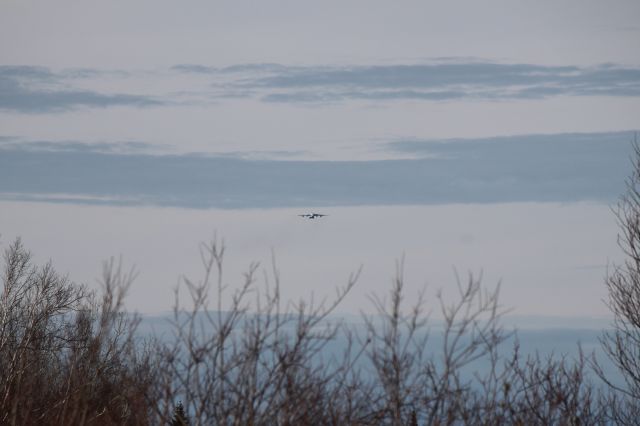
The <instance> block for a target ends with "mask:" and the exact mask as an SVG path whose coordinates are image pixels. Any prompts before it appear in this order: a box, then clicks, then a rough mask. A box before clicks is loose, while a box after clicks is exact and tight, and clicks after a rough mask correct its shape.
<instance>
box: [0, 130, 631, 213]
mask: <svg viewBox="0 0 640 426" xmlns="http://www.w3.org/2000/svg"><path fill="white" fill-rule="evenodd" d="M631 139H632V134H631V132H616V133H596V134H560V135H524V136H515V137H504V138H485V139H459V140H446V141H441V140H440V141H421V140H404V141H393V142H390V143H388V144H386V145H384V148H385V149H391V150H394V151H398V150H399V151H403V152H408V153H413V154H414V155H415V156H416V159H412V160H386V161H340V162H333V161H300V160H296V159H295V158H289V159H287V160H284V161H283V160H273V159H269V158H268V157H267V156H264V153H263V155H256V156H253V157H252V156H248V158H247V157H244V158H243V157H239V156H238V155H237V154H236V153H231V155H226V156H225V155H222V156H211V155H200V154H190V155H150V154H147V153H134V154H123V153H119V152H96V151H93V150H88V149H86V147H85V146H83V145H79V146H75V145H67V146H66V148H67V149H64V150H54V151H51V150H43V149H41V150H34V149H29V148H25V147H22V146H16V145H14V146H13V147H10V148H5V149H3V151H2V155H0V194H4V195H3V196H4V197H5V198H6V197H8V195H7V194H12V195H11V197H12V199H16V198H17V197H18V196H17V195H16V194H22V196H23V197H24V198H25V199H27V198H28V199H34V197H36V198H37V197H40V198H42V197H44V195H43V194H50V198H51V197H53V196H54V195H55V194H65V196H64V197H58V198H61V201H64V202H76V201H74V200H77V199H82V200H83V201H82V202H94V201H95V200H99V202H101V203H108V202H110V201H109V200H125V201H126V203H127V204H136V203H137V204H154V205H166V206H182V207H192V208H210V207H219V208H256V207H257V208H268V207H286V206H307V207H311V206H337V205H343V206H354V205H420V204H450V203H494V202H516V201H536V202H573V201H585V200H589V201H596V202H606V203H610V202H613V201H615V200H616V199H617V197H618V195H619V194H620V192H621V191H623V189H624V179H625V177H626V176H627V174H628V172H629V171H630V162H629V160H628V158H629V155H630V154H631V152H632V148H631V144H630V140H631ZM40 146H44V147H48V145H46V144H42V143H41V144H40ZM54 198H55V197H54ZM43 199H44V198H43ZM92 200H93V201H92ZM105 200H106V201H105ZM46 201H50V200H48V199H47V200H46ZM96 202H97V201H96ZM113 202H114V203H116V202H115V201H113ZM119 202H124V201H119Z"/></svg>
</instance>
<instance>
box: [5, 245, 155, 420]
mask: <svg viewBox="0 0 640 426" xmlns="http://www.w3.org/2000/svg"><path fill="white" fill-rule="evenodd" d="M4 260H5V269H4V274H3V278H2V285H3V288H2V299H1V301H0V319H1V320H0V321H1V322H0V391H1V395H0V397H1V398H2V399H1V400H0V413H1V414H0V416H1V418H0V422H1V423H2V424H10V425H17V424H43V425H44V424H68V425H73V424H89V423H99V424H127V423H128V424H141V423H143V422H144V421H145V418H146V415H145V413H146V407H145V406H144V405H141V404H142V403H143V402H144V394H145V393H144V389H143V388H144V384H145V379H146V377H147V376H148V373H146V372H144V371H138V370H137V369H138V368H139V367H140V366H141V365H143V364H139V363H138V362H137V358H136V357H138V356H139V354H138V352H137V351H136V348H135V346H134V342H133V339H134V331H135V326H136V320H135V319H133V320H132V319H131V317H130V316H128V315H125V314H124V313H123V312H122V311H121V308H122V301H123V298H124V296H125V293H126V289H127V287H128V286H129V284H130V282H131V280H132V279H133V276H132V275H130V274H126V273H124V272H123V271H122V269H121V268H120V266H119V265H116V264H115V263H114V262H113V261H111V262H109V263H107V264H105V267H104V273H103V282H102V284H103V292H102V298H101V299H98V298H97V296H96V295H94V294H92V293H89V292H87V290H86V289H85V288H84V287H82V286H78V285H76V284H74V283H72V282H70V281H69V280H68V279H67V278H66V277H64V276H60V275H59V274H57V273H56V272H55V270H54V269H53V267H52V266H51V264H50V263H47V264H46V265H45V266H43V267H41V268H37V267H35V266H34V265H33V263H32V261H31V255H30V253H29V252H28V251H26V250H25V249H24V247H23V246H22V244H21V242H20V240H16V241H15V242H14V243H13V244H12V245H11V246H10V247H9V248H8V249H7V250H6V252H5V257H4ZM140 373H142V374H140ZM141 379H142V380H141Z"/></svg>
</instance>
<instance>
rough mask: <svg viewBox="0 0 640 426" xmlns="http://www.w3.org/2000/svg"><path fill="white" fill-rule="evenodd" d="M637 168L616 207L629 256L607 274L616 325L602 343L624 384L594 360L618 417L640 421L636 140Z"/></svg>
mask: <svg viewBox="0 0 640 426" xmlns="http://www.w3.org/2000/svg"><path fill="white" fill-rule="evenodd" d="M633 148H634V155H633V158H632V161H633V171H632V173H631V175H630V176H629V177H628V178H627V185H626V186H627V190H626V193H625V194H624V195H623V196H622V197H621V199H620V201H619V202H618V204H617V207H616V209H615V214H616V217H617V220H618V226H619V228H620V234H619V235H618V245H619V246H620V248H621V249H622V250H623V252H624V254H625V256H626V260H625V262H624V263H623V264H622V265H614V266H613V267H612V269H611V270H610V271H609V273H608V275H607V278H606V285H607V289H608V293H609V299H608V303H607V305H608V307H609V309H610V311H611V312H612V313H613V315H614V320H613V327H612V329H611V330H609V331H607V332H605V333H604V334H603V336H602V338H601V343H602V347H603V348H604V351H605V353H606V354H607V355H608V357H609V359H610V360H611V361H612V362H613V363H614V365H615V366H616V367H617V368H618V370H619V371H620V373H622V377H623V380H624V384H623V385H621V384H618V383H614V382H613V381H612V380H611V379H610V378H609V377H607V376H606V374H604V372H603V370H602V368H601V367H600V365H599V364H598V363H597V362H596V363H594V366H595V369H596V372H597V373H598V375H599V376H600V377H601V378H602V379H603V380H604V381H605V382H606V383H607V384H609V386H610V387H611V388H612V389H614V390H615V391H616V392H617V393H618V394H617V395H615V396H614V397H613V398H612V400H611V402H610V405H611V406H613V407H616V409H615V410H614V411H615V412H614V414H613V415H614V419H613V420H614V421H616V422H617V423H619V424H637V423H636V422H637V419H638V418H639V416H638V415H640V145H638V141H637V139H635V140H634V143H633Z"/></svg>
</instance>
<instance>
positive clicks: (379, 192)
mask: <svg viewBox="0 0 640 426" xmlns="http://www.w3.org/2000/svg"><path fill="white" fill-rule="evenodd" d="M639 16H640V3H638V2H637V1H635V0H631V1H622V0H616V1H613V2H602V1H592V0H580V1H577V0H576V1H574V0H570V1H562V2H557V1H536V2H524V1H495V0H490V1H485V2H474V1H450V2H435V1H403V2H398V3H394V4H390V3H389V2H385V1H349V2H344V1H341V2H337V1H326V2H321V3H318V2H307V1H265V2H259V3H256V2H252V3H249V2H241V1H234V2H231V1H228V2H227V1H194V2H190V3H189V4H188V5H184V4H178V3H176V2H172V1H158V0H154V1H145V0H135V1H126V2H125V1H118V0H116V1H110V2H86V1H77V0H60V1H57V2H45V1H29V0H26V1H24V0H23V1H17V0H5V1H3V2H2V3H1V4H0V244H1V245H3V246H6V245H7V244H8V242H9V241H11V240H12V239H14V238H16V237H18V236H21V237H22V238H23V240H24V243H25V245H26V246H27V247H29V248H30V249H31V250H32V251H33V252H34V253H35V255H36V256H37V259H39V260H44V261H46V260H47V259H51V260H52V261H53V262H54V264H55V265H57V266H58V269H60V270H61V271H63V272H68V273H69V274H70V276H71V277H72V278H73V279H75V280H78V281H81V282H86V283H88V284H89V285H90V286H95V285H96V281H95V279H96V277H98V276H99V274H100V265H101V261H103V260H104V259H106V258H108V257H109V256H120V255H122V258H123V260H124V261H125V263H126V264H129V265H136V267H137V268H138V270H139V271H140V275H139V277H138V279H137V281H136V283H135V285H134V287H133V288H132V290H131V294H130V297H129V302H128V303H129V306H130V307H131V308H132V309H135V310H138V311H141V312H161V311H164V310H166V309H168V308H169V307H170V306H171V303H172V300H171V299H172V289H173V288H174V287H175V285H176V283H177V282H178V281H179V279H180V277H181V276H183V275H187V276H195V277H197V276H198V274H199V273H200V272H201V268H200V265H199V263H198V262H199V260H198V244H199V243H200V242H201V241H206V240H207V239H209V238H211V237H212V235H214V233H215V234H216V235H218V236H219V237H220V238H224V240H225V242H226V244H227V245H228V247H229V257H228V263H229V268H228V269H227V273H226V275H225V277H228V279H229V282H230V283H233V282H240V281H241V277H242V271H243V270H245V269H246V267H247V266H248V265H249V264H250V262H251V261H259V262H261V264H262V265H264V268H265V270H266V271H268V270H269V265H270V263H271V258H272V254H273V256H275V258H276V261H277V265H278V269H279V270H280V272H281V276H282V278H283V282H282V285H283V289H285V290H286V292H285V293H284V294H285V295H286V296H285V297H289V298H291V299H294V300H296V299H299V298H305V297H309V296H310V295H311V294H314V295H318V297H323V296H325V295H329V296H331V295H332V294H333V289H334V288H335V286H337V285H341V284H343V283H344V282H346V280H347V278H348V276H349V274H350V273H351V272H354V271H356V270H358V268H360V266H362V268H363V269H362V271H363V272H362V275H361V278H360V282H359V283H358V285H357V286H356V288H355V289H354V291H353V293H352V294H351V295H350V296H349V297H348V298H347V299H346V300H345V303H344V305H343V306H342V309H343V311H344V312H347V313H357V312H358V311H359V310H363V309H364V310H366V309H367V308H366V307H365V306H366V305H367V302H366V300H367V297H368V296H370V295H371V294H372V293H377V294H384V293H385V292H386V291H387V290H388V288H389V285H390V283H391V279H392V277H393V275H394V271H395V262H396V261H397V260H398V259H400V258H402V257H403V256H404V259H405V263H404V264H405V268H406V277H407V280H408V284H407V292H408V297H409V298H410V297H411V295H415V294H416V293H417V292H418V291H419V290H420V289H421V288H422V287H424V286H425V285H426V286H427V289H428V291H429V292H430V293H428V294H431V295H435V294H436V293H437V290H438V289H439V288H442V289H443V291H444V292H445V294H446V293H447V291H450V290H451V289H452V288H454V287H455V273H454V271H458V273H459V274H460V275H461V276H466V274H467V273H468V272H471V273H473V274H476V275H477V274H480V273H482V276H483V280H484V282H485V283H486V284H487V285H488V286H489V287H491V286H495V285H497V283H500V285H501V292H502V300H503V303H504V305H505V306H507V307H510V308H512V310H513V312H514V314H515V315H521V316H540V317H546V318H563V321H570V320H571V318H574V319H575V318H585V317H603V316H606V315H607V310H606V307H605V306H604V303H603V301H602V300H603V298H604V297H605V296H606V291H605V288H604V285H603V278H604V277H605V276H606V273H607V268H608V267H612V265H614V264H615V263H619V262H620V261H622V260H623V257H622V254H621V252H620V250H619V249H618V248H617V245H616V235H617V232H618V229H617V225H616V221H615V217H614V215H613V213H612V211H611V207H612V206H613V205H614V204H615V203H616V200H617V199H618V197H619V196H620V194H621V193H622V192H623V191H624V179H625V177H626V176H627V175H628V173H629V171H630V169H631V163H630V161H629V156H630V155H631V153H632V149H631V141H632V140H633V138H634V133H635V131H636V130H637V129H639V128H640V124H639V123H638V116H637V112H638V111H640V59H639V58H638V55H637V52H638V51H639V48H640V24H638V17H639ZM309 211H317V212H320V213H325V214H328V215H329V216H327V217H324V218H322V219H318V220H313V221H310V220H304V219H302V218H300V217H298V214H302V213H306V212H309ZM267 274H268V272H267ZM578 294H579V295H580V298H576V295H578ZM431 299H433V298H431Z"/></svg>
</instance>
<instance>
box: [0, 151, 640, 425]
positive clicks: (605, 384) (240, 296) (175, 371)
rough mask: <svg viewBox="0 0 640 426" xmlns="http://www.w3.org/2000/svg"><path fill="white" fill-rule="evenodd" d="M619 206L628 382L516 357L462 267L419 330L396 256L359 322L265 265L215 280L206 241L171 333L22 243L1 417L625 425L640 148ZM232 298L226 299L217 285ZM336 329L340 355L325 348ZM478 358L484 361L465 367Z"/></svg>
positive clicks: (639, 324) (420, 318)
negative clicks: (145, 329)
mask: <svg viewBox="0 0 640 426" xmlns="http://www.w3.org/2000/svg"><path fill="white" fill-rule="evenodd" d="M637 158H638V163H637V164H636V168H635V173H634V174H633V175H632V176H631V177H630V179H629V181H628V191H627V193H626V195H625V196H624V197H623V198H622V199H621V201H620V204H619V207H618V210H617V212H618V218H619V220H620V225H621V231H622V233H621V238H620V245H621V247H622V248H623V249H624V250H625V252H626V254H627V259H628V260H627V262H626V263H625V264H624V265H620V266H618V267H616V268H614V269H613V271H612V272H611V273H610V274H609V276H608V279H607V282H606V285H607V286H608V289H609V294H610V300H609V307H610V309H611V311H612V312H613V314H614V315H615V323H614V327H613V328H612V330H610V331H608V332H606V333H604V334H603V337H602V344H603V347H604V349H605V351H606V352H607V354H608V355H609V356H610V357H611V359H612V361H613V362H614V364H615V365H616V366H617V367H618V368H619V370H620V371H621V373H622V375H623V377H624V380H625V383H624V384H623V385H620V384H617V385H616V384H614V383H612V381H611V380H610V379H609V378H608V377H606V375H605V374H604V372H603V369H602V368H601V367H600V365H599V364H598V362H597V361H596V360H595V359H594V358H593V357H591V356H590V355H583V354H582V353H580V356H579V357H578V359H568V358H557V357H556V358H541V357H539V356H526V357H523V356H521V355H520V352H519V349H518V346H517V344H516V345H515V346H514V347H513V349H512V350H511V352H510V355H508V356H504V355H501V354H504V353H505V351H504V350H501V351H499V349H500V348H501V346H502V345H505V344H510V343H507V342H506V340H507V339H508V338H509V333H507V332H505V330H504V329H503V328H502V327H501V315H502V313H503V311H502V309H501V307H500V305H499V303H498V290H497V289H495V290H487V289H485V288H484V287H483V286H482V285H481V283H480V282H479V280H477V279H475V278H474V277H472V276H469V277H468V279H466V280H463V279H458V280H457V288H458V297H457V298H456V299H455V300H453V301H446V300H444V299H442V298H441V299H440V300H439V302H440V308H441V313H442V317H443V318H444V326H443V327H442V331H441V333H442V336H440V338H439V339H437V340H436V341H437V342H438V345H437V347H434V344H433V341H434V339H430V338H429V333H428V327H429V324H430V323H429V320H428V316H427V315H426V314H425V312H424V306H425V303H424V300H423V297H422V296H421V297H419V298H418V299H417V301H415V302H414V303H413V304H411V305H407V303H406V302H405V301H404V299H403V296H404V291H403V285H404V279H403V276H402V266H401V264H399V265H398V270H397V272H396V278H395V280H394V283H393V286H392V288H391V290H390V296H389V297H388V299H381V298H376V297H374V298H372V300H371V303H373V304H374V306H375V308H376V309H377V315H374V316H370V317H367V318H364V326H363V327H359V328H358V327H354V326H349V325H347V324H344V323H342V322H340V321H334V320H332V318H333V317H331V316H330V314H331V313H332V312H333V311H334V309H335V308H336V306H337V305H338V304H339V303H340V301H341V300H342V299H343V298H344V296H345V295H346V294H347V293H348V292H349V290H350V289H351V288H352V287H353V286H354V285H355V283H356V280H357V278H358V274H354V275H353V276H352V277H350V279H349V280H348V282H347V284H346V285H345V286H344V287H342V288H339V289H338V290H337V294H336V297H335V299H334V300H332V301H323V302H321V303H312V302H308V303H307V302H305V301H301V302H299V303H297V304H291V303H285V302H284V301H283V300H282V297H281V294H280V290H279V278H278V273H277V270H276V269H275V268H274V269H273V272H272V273H271V274H270V278H269V279H265V280H264V281H263V280H261V281H260V282H257V280H256V274H257V271H258V266H257V265H252V266H251V267H250V268H249V270H248V272H247V273H246V275H245V276H244V281H243V282H242V283H241V284H240V285H239V286H238V287H237V288H235V289H227V288H225V287H224V286H223V276H222V267H223V258H224V246H223V245H222V244H221V243H220V242H219V241H217V240H214V241H211V242H210V243H208V244H203V245H202V252H201V253H202V261H203V265H204V274H203V277H202V278H201V279H199V280H194V281H191V280H185V281H184V283H183V285H184V288H185V289H186V290H187V294H188V296H189V297H188V300H187V301H186V302H185V303H182V302H181V301H180V300H179V299H178V292H176V302H175V307H174V312H173V318H172V319H171V323H170V329H171V335H170V336H161V337H160V336H157V337H154V336H142V335H141V334H140V333H137V332H136V326H137V325H138V322H139V320H138V318H137V317H136V316H134V315H131V314H128V313H126V312H124V311H123V298H124V296H125V294H126V291H127V288H128V287H129V285H130V284H131V282H132V281H133V279H134V274H133V273H132V272H126V271H124V270H123V269H122V267H121V266H120V264H119V263H118V262H114V261H110V262H108V263H107V264H105V267H104V272H103V278H102V290H101V292H99V293H93V292H90V291H88V290H87V289H86V288H84V287H83V286H79V285H76V284H74V283H72V282H70V281H69V280H68V279H67V278H66V277H64V276H61V275H60V274H58V273H56V271H55V270H54V269H53V267H52V266H51V265H50V264H47V265H45V266H41V267H38V266H35V265H34V264H33V262H32V260H31V256H30V254H29V252H28V251H27V250H26V249H25V248H24V247H23V246H22V244H21V242H20V240H17V241H15V242H13V243H12V244H11V245H10V246H9V247H8V248H7V249H6V251H5V256H4V271H3V276H2V296H1V297H2V299H1V300H0V423H1V424H9V425H31V424H40V425H47V424H56V425H63V424H64V425H82V424H131V425H145V424H151V425H157V424H174V425H180V424H191V425H208V424H211V425H418V424H420V425H424V424H428V425H445V424H446V425H451V424H473V425H483V424H486V425H500V424H505V425H548V424H569V425H589V424H603V423H617V424H625V423H626V424H634V421H635V419H637V418H638V413H639V412H640V406H639V405H638V401H639V398H640V194H639V193H638V189H639V188H640V154H639V155H638V156H637ZM229 291H232V292H233V295H232V297H231V304H230V305H229V306H223V305H222V302H221V301H222V300H224V299H225V298H224V294H225V292H229ZM336 339H338V340H339V341H340V342H341V344H340V345H339V346H340V347H341V349H340V351H339V353H338V352H336V351H335V350H333V349H330V348H329V345H331V343H332V342H335V341H336ZM478 362H481V363H482V365H483V366H486V367H483V368H481V369H476V368H473V366H474V365H477V364H474V363H478Z"/></svg>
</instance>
